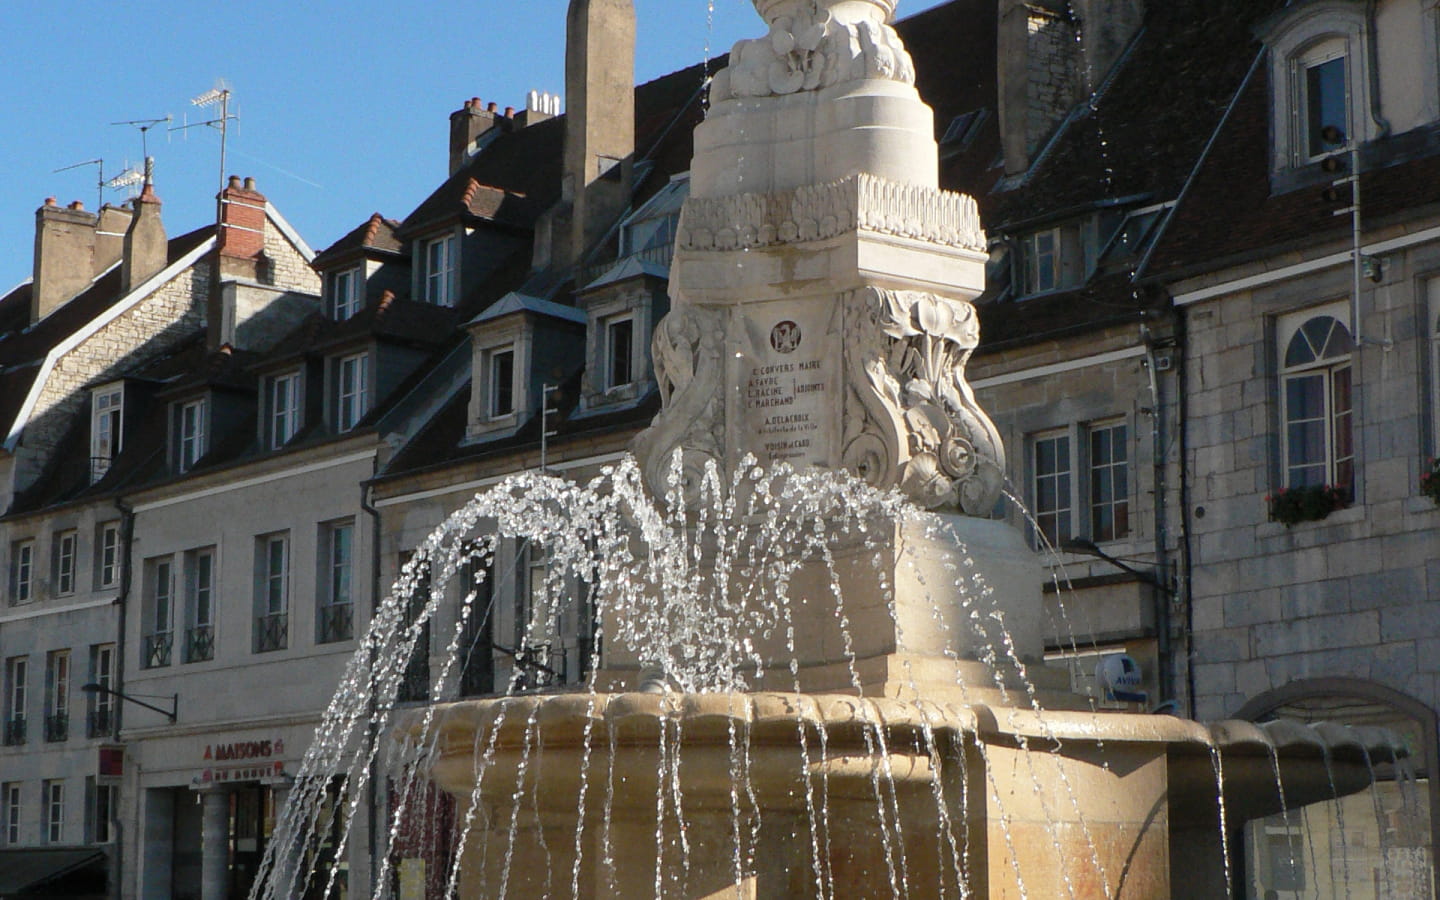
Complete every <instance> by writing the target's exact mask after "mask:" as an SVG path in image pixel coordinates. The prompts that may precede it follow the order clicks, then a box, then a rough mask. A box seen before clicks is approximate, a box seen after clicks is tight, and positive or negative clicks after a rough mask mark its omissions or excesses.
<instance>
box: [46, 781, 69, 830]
mask: <svg viewBox="0 0 1440 900" xmlns="http://www.w3.org/2000/svg"><path fill="white" fill-rule="evenodd" d="M41 795H42V796H43V797H44V799H45V808H44V810H43V812H44V814H45V821H44V822H43V823H42V826H43V829H42V830H43V831H44V832H45V843H47V844H62V843H64V842H65V782H63V781H59V780H55V781H44V782H41Z"/></svg>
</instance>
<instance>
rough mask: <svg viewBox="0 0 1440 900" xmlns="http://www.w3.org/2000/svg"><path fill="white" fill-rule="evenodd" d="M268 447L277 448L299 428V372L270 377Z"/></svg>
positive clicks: (288, 441) (285, 442)
mask: <svg viewBox="0 0 1440 900" xmlns="http://www.w3.org/2000/svg"><path fill="white" fill-rule="evenodd" d="M269 400H270V449H271V450H279V449H280V448H281V447H283V446H285V445H286V444H288V443H290V439H291V438H293V437H295V434H296V432H298V431H299V430H300V421H301V418H302V415H301V410H300V373H299V372H288V373H286V374H284V375H277V376H275V377H274V378H272V379H270V396H269Z"/></svg>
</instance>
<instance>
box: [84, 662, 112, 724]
mask: <svg viewBox="0 0 1440 900" xmlns="http://www.w3.org/2000/svg"><path fill="white" fill-rule="evenodd" d="M90 683H91V684H98V685H100V687H101V690H98V691H95V692H94V693H90V694H87V695H86V696H87V697H89V709H88V710H87V718H88V719H89V721H88V722H87V723H86V724H87V727H86V734H87V735H88V736H89V737H92V738H99V737H110V736H111V735H113V734H114V733H115V695H114V694H113V693H111V691H112V690H113V689H114V687H115V645H114V644H92V645H91V646H90Z"/></svg>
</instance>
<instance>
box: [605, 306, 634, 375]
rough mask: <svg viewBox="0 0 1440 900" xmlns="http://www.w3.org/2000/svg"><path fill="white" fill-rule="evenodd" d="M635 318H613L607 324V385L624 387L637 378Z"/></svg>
mask: <svg viewBox="0 0 1440 900" xmlns="http://www.w3.org/2000/svg"><path fill="white" fill-rule="evenodd" d="M634 347H635V320H634V319H633V318H630V317H628V316H627V317H625V318H623V319H612V320H611V321H609V322H608V323H606V326H605V354H606V357H607V358H606V360H605V387H606V389H607V390H608V389H610V388H617V387H622V386H624V385H627V384H629V383H630V382H632V381H634V380H635V372H634V365H635V363H634Z"/></svg>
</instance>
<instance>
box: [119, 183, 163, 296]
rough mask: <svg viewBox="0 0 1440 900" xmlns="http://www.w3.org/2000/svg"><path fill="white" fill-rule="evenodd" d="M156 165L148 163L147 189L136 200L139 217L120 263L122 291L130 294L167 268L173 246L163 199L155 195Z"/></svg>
mask: <svg viewBox="0 0 1440 900" xmlns="http://www.w3.org/2000/svg"><path fill="white" fill-rule="evenodd" d="M153 175H154V162H153V161H152V160H148V159H147V160H145V187H144V189H143V190H141V191H140V196H139V197H138V198H136V200H135V213H134V216H133V218H132V219H131V221H130V228H129V230H127V231H126V232H125V250H124V255H123V256H122V257H121V259H120V290H121V291H122V292H124V293H127V294H128V293H130V292H131V291H133V290H135V288H137V287H139V286H140V285H142V284H144V283H145V281H146V279H148V278H149V277H150V276H152V275H154V274H155V273H156V272H159V271H160V270H161V269H163V268H165V265H166V263H168V262H169V261H170V260H169V254H170V250H169V244H168V242H167V241H166V240H165V226H164V225H163V224H161V222H160V198H159V197H157V196H156V195H155V181H154V177H153Z"/></svg>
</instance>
